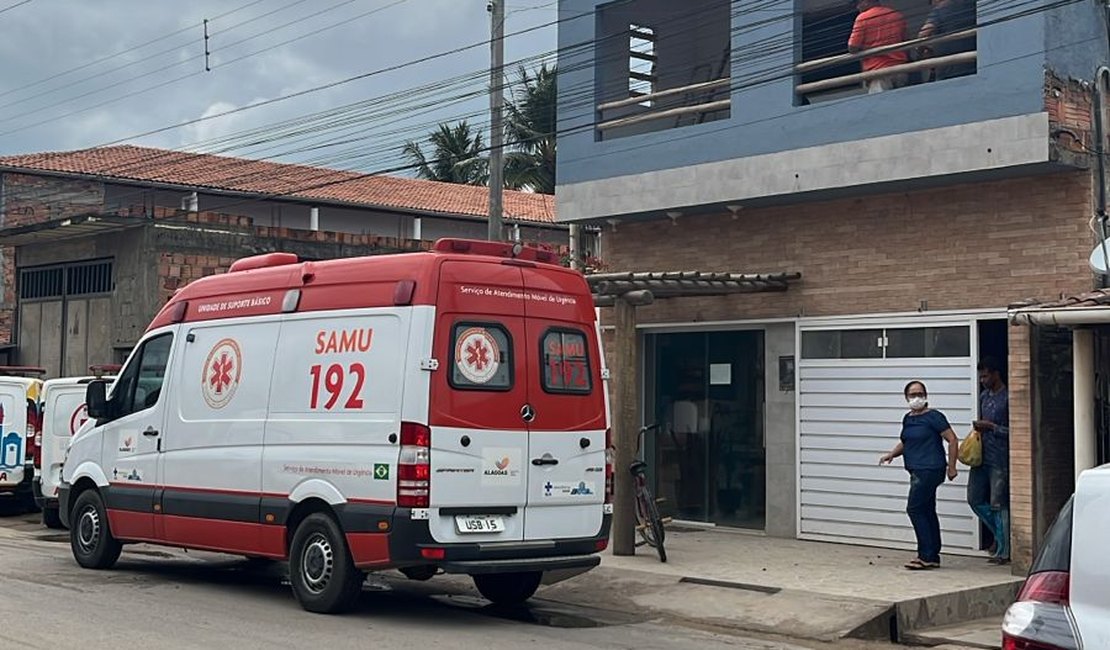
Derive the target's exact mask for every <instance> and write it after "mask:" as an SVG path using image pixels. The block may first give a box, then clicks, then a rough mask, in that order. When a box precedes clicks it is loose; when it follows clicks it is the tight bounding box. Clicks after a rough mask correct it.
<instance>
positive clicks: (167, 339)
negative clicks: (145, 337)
mask: <svg viewBox="0 0 1110 650" xmlns="http://www.w3.org/2000/svg"><path fill="white" fill-rule="evenodd" d="M172 344H173V334H163V335H161V336H156V337H154V338H152V339H150V340H149V341H147V342H146V343H144V344H143V347H142V349H140V350H139V353H138V354H137V355H135V357H134V358H133V359H132V362H131V363H130V364H128V366H127V368H125V369H124V371H123V373H122V374H120V377H119V380H118V381H117V383H116V389H115V390H114V391H113V392H112V410H113V413H112V415H113V416H114V417H116V418H122V417H125V416H128V415H131V414H132V413H138V412H139V411H145V410H146V409H148V408H150V407H152V406H154V405H155V404H157V403H158V398H159V397H160V396H161V393H162V382H163V380H164V379H165V376H166V364H167V363H169V359H170V347H171V345H172Z"/></svg>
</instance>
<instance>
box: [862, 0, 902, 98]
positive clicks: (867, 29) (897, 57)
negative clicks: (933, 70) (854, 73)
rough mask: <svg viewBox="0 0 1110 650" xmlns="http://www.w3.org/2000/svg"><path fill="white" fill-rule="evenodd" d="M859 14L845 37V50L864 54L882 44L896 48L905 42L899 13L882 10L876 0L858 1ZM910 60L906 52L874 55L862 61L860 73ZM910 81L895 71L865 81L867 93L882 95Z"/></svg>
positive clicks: (887, 9) (889, 9) (898, 51)
mask: <svg viewBox="0 0 1110 650" xmlns="http://www.w3.org/2000/svg"><path fill="white" fill-rule="evenodd" d="M856 9H858V10H859V15H858V16H856V22H855V24H854V25H853V26H852V35H851V37H849V38H848V51H849V52H852V53H853V54H854V53H856V52H865V51H867V50H872V49H874V48H877V47H882V46H884V45H895V44H897V43H902V42H904V41H905V40H906V19H905V18H904V17H903V16H902V14H901V13H899V12H898V11H896V10H894V9H891V8H890V7H885V6H883V4H882V3H881V2H880V1H879V0H857V2H856ZM908 61H909V54H908V53H907V52H906V51H905V50H895V51H891V52H884V53H882V54H874V55H871V56H865V57H864V58H863V62H862V63H863V71H864V72H871V71H873V70H882V69H884V68H891V67H894V66H899V65H902V64H904V63H906V62H908ZM908 81H909V79H908V76H907V75H906V73H904V72H894V73H891V74H884V75H881V76H877V77H873V78H871V79H868V80H867V81H865V82H864V87H866V88H867V92H868V93H869V94H875V93H881V92H883V91H886V90H894V89H895V88H901V87H902V86H905V85H906V83H907V82H908Z"/></svg>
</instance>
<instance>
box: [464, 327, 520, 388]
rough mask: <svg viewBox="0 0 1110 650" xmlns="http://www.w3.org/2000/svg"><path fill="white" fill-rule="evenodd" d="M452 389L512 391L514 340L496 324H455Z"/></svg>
mask: <svg viewBox="0 0 1110 650" xmlns="http://www.w3.org/2000/svg"><path fill="white" fill-rule="evenodd" d="M449 377H450V383H451V387H452V388H458V389H462V390H498V391H504V390H510V389H511V388H512V387H513V340H512V337H511V336H509V332H508V331H507V330H506V329H505V328H504V327H502V326H500V325H497V324H495V323H456V324H455V328H454V330H453V331H452V335H451V374H450V375H449Z"/></svg>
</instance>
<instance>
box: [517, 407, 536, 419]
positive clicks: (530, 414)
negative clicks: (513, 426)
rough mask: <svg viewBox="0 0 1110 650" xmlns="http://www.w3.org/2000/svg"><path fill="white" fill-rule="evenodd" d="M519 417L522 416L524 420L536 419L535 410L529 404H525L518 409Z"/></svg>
mask: <svg viewBox="0 0 1110 650" xmlns="http://www.w3.org/2000/svg"><path fill="white" fill-rule="evenodd" d="M520 417H521V418H523V419H524V421H525V422H531V421H532V420H535V419H536V410H535V409H533V408H532V405H531V404H525V405H524V406H523V407H521V409H520Z"/></svg>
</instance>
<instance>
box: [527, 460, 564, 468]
mask: <svg viewBox="0 0 1110 650" xmlns="http://www.w3.org/2000/svg"><path fill="white" fill-rule="evenodd" d="M532 464H533V465H535V466H536V467H540V466H542V465H558V464H559V459H557V458H533V459H532Z"/></svg>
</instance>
